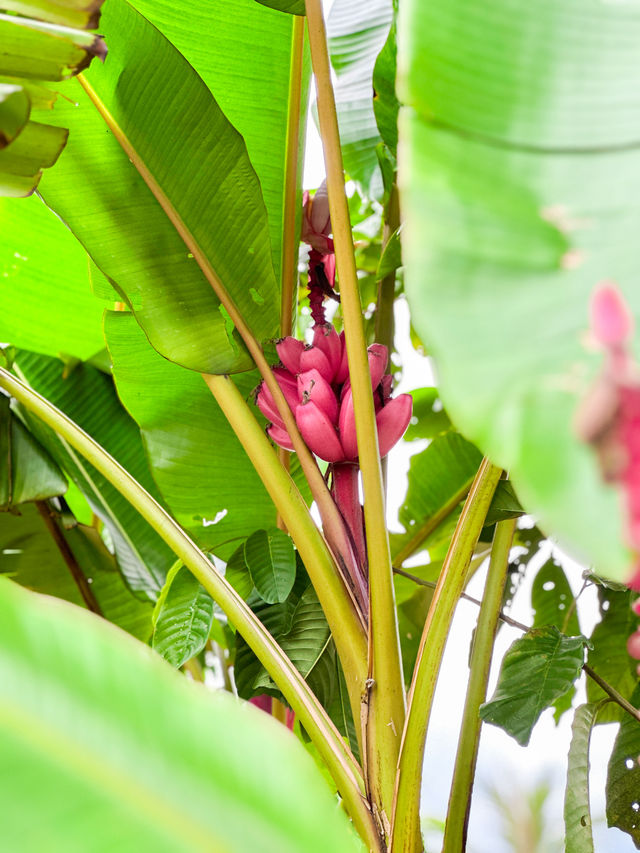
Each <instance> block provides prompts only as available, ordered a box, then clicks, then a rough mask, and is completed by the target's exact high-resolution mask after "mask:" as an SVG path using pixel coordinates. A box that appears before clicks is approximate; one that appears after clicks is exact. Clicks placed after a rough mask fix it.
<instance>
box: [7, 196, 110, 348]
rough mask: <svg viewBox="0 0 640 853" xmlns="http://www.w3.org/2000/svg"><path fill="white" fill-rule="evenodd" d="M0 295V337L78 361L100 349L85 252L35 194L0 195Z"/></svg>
mask: <svg viewBox="0 0 640 853" xmlns="http://www.w3.org/2000/svg"><path fill="white" fill-rule="evenodd" d="M0 296H1V298H2V308H3V310H2V312H1V313H0V341H4V342H8V343H11V344H14V346H17V347H20V348H21V349H28V350H32V351H34V352H42V353H45V354H46V355H56V356H57V355H65V356H74V357H76V358H81V359H87V358H90V357H91V356H92V355H95V353H96V352H98V350H100V349H102V348H103V347H104V336H103V334H102V314H103V310H104V305H103V304H101V303H100V302H99V301H98V300H97V299H96V298H95V297H94V296H93V294H92V293H91V287H90V285H89V271H88V259H87V254H86V252H85V251H84V249H83V248H82V246H81V245H80V244H79V243H78V241H77V240H76V239H75V237H74V236H73V235H72V234H71V233H70V232H69V231H68V229H67V228H65V227H64V225H63V224H62V222H60V220H59V219H58V218H57V217H56V216H55V215H54V214H53V213H52V212H51V211H50V210H48V209H47V207H46V206H45V205H44V204H43V203H42V201H41V200H40V199H39V198H35V197H34V198H30V199H23V200H21V201H19V202H16V201H13V200H5V199H0Z"/></svg>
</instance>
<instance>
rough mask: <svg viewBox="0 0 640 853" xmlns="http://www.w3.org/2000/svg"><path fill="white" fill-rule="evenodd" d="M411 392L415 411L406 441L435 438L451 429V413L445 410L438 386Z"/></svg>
mask: <svg viewBox="0 0 640 853" xmlns="http://www.w3.org/2000/svg"><path fill="white" fill-rule="evenodd" d="M410 393H411V396H412V397H413V413H412V415H411V422H410V423H409V428H408V429H407V431H406V433H405V435H404V438H405V441H414V440H415V439H418V438H435V437H436V436H437V435H440V433H443V432H447V431H448V430H450V429H451V421H450V420H449V415H448V414H447V413H446V412H445V410H444V407H443V405H442V401H441V400H440V395H439V394H438V389H437V388H418V389H416V390H415V391H411V392H410Z"/></svg>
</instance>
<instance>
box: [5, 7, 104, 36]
mask: <svg viewBox="0 0 640 853" xmlns="http://www.w3.org/2000/svg"><path fill="white" fill-rule="evenodd" d="M102 2H103V0H3V3H2V6H3V8H4V9H8V10H9V11H11V12H17V13H18V14H19V15H30V16H31V17H34V18H38V19H39V20H41V21H50V22H51V23H52V24H61V25H63V26H65V27H78V28H80V29H85V30H92V29H95V27H97V26H98V21H99V20H100V6H101V5H102Z"/></svg>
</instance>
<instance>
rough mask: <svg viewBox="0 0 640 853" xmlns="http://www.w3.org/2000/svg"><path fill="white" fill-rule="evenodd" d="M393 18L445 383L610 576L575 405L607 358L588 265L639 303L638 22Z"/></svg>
mask: <svg viewBox="0 0 640 853" xmlns="http://www.w3.org/2000/svg"><path fill="white" fill-rule="evenodd" d="M400 22H401V23H400V30H401V32H400V42H401V46H402V49H403V51H404V54H403V56H404V62H403V70H402V72H401V74H400V97H401V100H402V101H403V103H406V104H408V107H407V108H406V109H404V112H403V114H401V121H400V125H401V131H402V135H403V144H404V152H405V155H406V157H405V160H404V164H403V167H402V169H401V183H402V208H403V211H404V214H405V217H406V224H405V231H404V235H403V236H404V240H403V250H404V256H403V259H404V262H405V287H406V292H407V296H408V298H409V302H410V304H411V306H412V318H413V322H414V324H415V326H416V328H417V330H418V332H419V334H420V336H421V337H422V338H423V340H424V341H425V342H426V344H427V346H428V347H429V351H430V352H431V353H433V355H434V357H435V359H436V361H437V369H438V375H439V380H440V390H441V392H442V395H443V401H444V403H445V406H446V408H447V411H448V412H449V414H450V415H451V417H452V418H453V420H454V422H455V423H456V425H457V426H458V427H459V428H460V429H461V430H462V431H463V432H464V434H465V435H466V436H468V437H469V439H471V440H472V441H474V442H476V443H477V444H478V446H479V447H480V449H481V450H482V451H483V452H484V453H486V454H488V455H489V457H490V458H491V459H492V460H493V461H495V462H496V463H497V464H499V465H502V466H504V467H505V468H506V469H507V470H509V472H510V476H511V478H512V479H513V482H514V484H515V487H516V489H517V491H518V494H519V495H520V496H521V499H522V501H523V502H524V504H525V505H526V506H527V508H528V509H529V510H530V511H531V512H534V513H535V514H536V515H537V516H539V518H540V523H541V525H542V526H543V527H544V529H545V530H546V531H548V532H549V533H553V534H554V536H555V537H557V538H558V539H559V540H560V542H561V543H562V544H563V546H564V547H565V548H566V549H568V550H569V552H570V553H572V554H574V555H575V556H576V557H577V559H579V560H580V561H581V562H583V563H585V564H591V565H595V566H596V569H597V571H598V572H599V573H600V574H603V575H605V576H608V577H611V578H614V579H618V580H620V579H622V578H624V577H626V576H627V575H628V572H629V566H630V560H629V554H628V552H627V550H626V548H625V547H623V545H622V543H623V541H624V537H623V535H622V530H623V526H622V517H621V512H620V504H619V501H618V499H617V496H616V494H615V491H614V490H613V489H611V488H609V487H607V486H604V485H603V484H602V482H601V478H600V473H599V470H598V466H597V463H596V459H595V456H594V454H593V453H592V451H591V450H590V448H587V447H585V446H583V445H582V444H581V443H580V442H579V441H578V439H577V437H576V436H575V435H574V432H573V429H572V419H573V415H574V412H575V410H576V407H577V405H578V402H579V400H580V398H581V396H582V395H583V394H584V393H585V392H586V390H587V389H588V387H589V385H590V383H591V382H592V381H593V379H594V377H595V375H596V373H597V370H598V368H599V366H600V364H601V360H602V356H601V354H600V353H598V352H596V351H591V350H588V349H586V348H585V347H584V334H583V332H584V331H585V330H586V329H587V327H588V305H589V298H590V294H591V292H592V290H593V288H594V286H595V284H596V283H597V282H598V281H600V280H602V279H604V278H606V279H613V280H615V281H617V282H618V283H619V285H620V287H621V289H622V291H623V292H624V293H625V296H626V298H627V299H628V301H629V304H630V306H631V308H632V311H633V312H634V313H635V314H636V315H638V314H639V313H640V296H639V293H638V289H637V288H636V287H635V282H636V280H637V278H638V272H639V270H638V263H637V253H636V251H635V245H636V237H635V235H636V233H637V225H638V210H639V208H638V204H639V203H638V198H639V194H638V178H639V176H640V168H639V166H640V154H639V153H638V150H637V148H636V147H635V140H636V139H637V138H638V120H637V111H636V110H634V109H633V108H632V107H631V105H632V103H633V99H634V95H633V92H634V91H635V86H636V85H637V82H638V74H639V72H638V67H637V64H636V62H635V54H634V48H633V45H634V44H635V40H636V35H637V34H638V32H639V30H638V28H639V26H640V21H639V20H638V18H637V16H635V14H634V12H633V11H632V10H631V9H630V7H629V6H628V5H625V4H622V5H617V6H616V7H615V8H613V9H612V8H609V7H608V6H607V7H604V6H601V7H598V9H597V10H594V14H593V15H590V16H589V18H588V20H586V19H585V18H584V7H583V5H582V4H580V3H579V2H570V3H568V4H557V3H554V2H552V0H545V2H543V3H542V4H536V5H535V7H533V6H529V7H527V8H523V14H518V15H517V16H515V17H514V15H513V6H512V4H511V3H510V2H507V0H491V2H489V3H488V4H484V5H483V7H482V9H481V10H479V9H478V7H477V6H476V4H474V3H473V2H470V0H455V2H448V0H447V2H444V0H437V2H431V3H422V2H420V0H409V2H408V3H406V4H405V6H404V7H403V10H402V14H401V16H400ZM578 30H579V32H580V38H579V39H574V38H573V36H574V34H575V33H576V32H577V31H578ZM596 44H598V45H607V46H608V47H606V48H605V49H602V50H600V49H595V48H594V45H596ZM578 93H579V94H578ZM425 199H428V200H429V203H428V204H425ZM507 352H508V353H509V354H510V355H509V358H505V357H504V354H505V353H507Z"/></svg>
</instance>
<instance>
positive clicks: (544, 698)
mask: <svg viewBox="0 0 640 853" xmlns="http://www.w3.org/2000/svg"><path fill="white" fill-rule="evenodd" d="M586 642H587V641H586V640H585V638H584V637H565V636H564V635H562V634H561V633H560V632H559V631H558V629H557V628H534V629H532V630H531V631H528V632H527V633H526V634H525V635H524V636H523V637H522V638H521V639H519V640H516V641H515V642H514V643H513V644H512V645H511V647H510V648H509V650H508V651H507V653H506V655H505V656H504V660H503V661H502V668H501V670H500V678H499V681H498V686H497V687H496V691H495V693H494V694H493V696H492V697H491V699H490V700H489V701H488V702H485V703H484V705H482V706H481V707H480V717H481V718H482V719H483V720H484V721H485V722H487V723H491V724H492V725H495V726H500V728H501V729H504V731H505V732H507V734H509V735H511V737H513V738H515V739H516V740H517V741H518V743H519V744H521V745H522V746H526V745H527V744H528V743H529V738H530V737H531V732H532V731H533V727H534V726H535V724H536V723H537V721H538V718H539V717H540V714H541V713H542V712H543V711H544V710H545V709H546V708H548V707H549V706H550V705H551V704H552V703H553V702H555V700H556V699H558V698H559V697H560V696H562V695H564V694H565V693H566V692H567V690H569V688H570V687H571V685H572V684H573V683H574V681H575V680H576V678H577V677H578V676H579V674H580V670H581V669H582V664H583V663H584V647H585V643H586Z"/></svg>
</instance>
